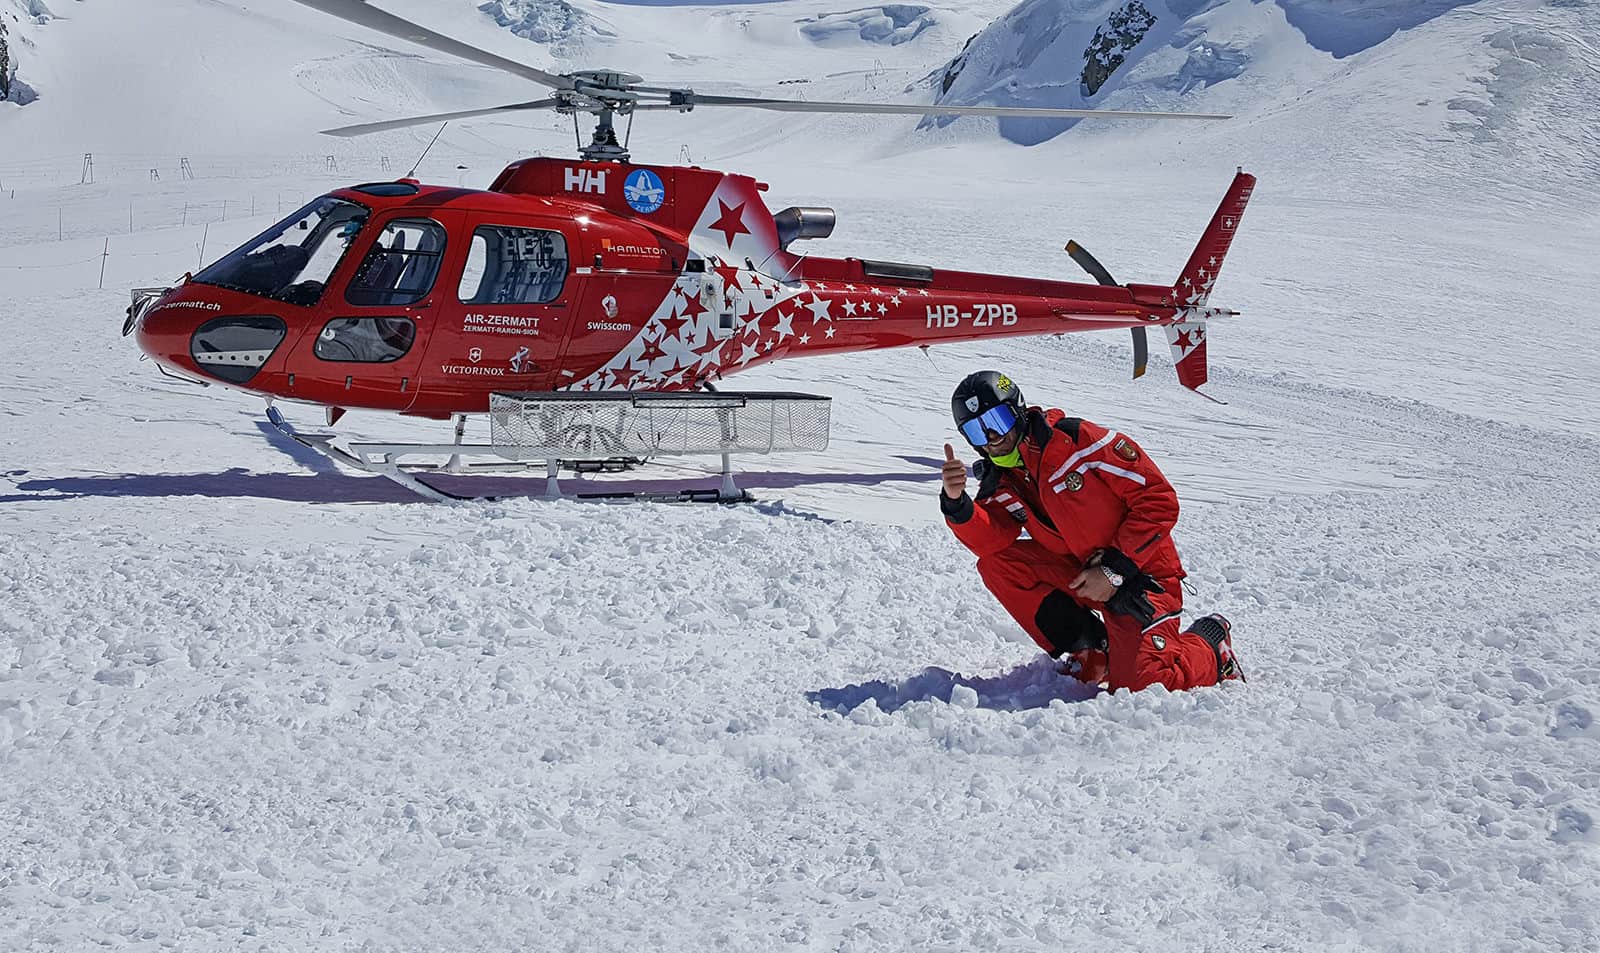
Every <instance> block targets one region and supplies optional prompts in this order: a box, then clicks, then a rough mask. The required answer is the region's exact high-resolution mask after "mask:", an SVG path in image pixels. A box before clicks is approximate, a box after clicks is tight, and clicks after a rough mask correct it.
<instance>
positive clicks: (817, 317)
mask: <svg viewBox="0 0 1600 953" xmlns="http://www.w3.org/2000/svg"><path fill="white" fill-rule="evenodd" d="M828 304H829V302H828V299H826V298H818V299H816V300H815V301H813V302H811V303H810V304H808V305H806V308H808V309H809V310H810V311H811V323H812V324H816V323H817V322H818V321H832V320H833V315H831V314H829V313H828Z"/></svg>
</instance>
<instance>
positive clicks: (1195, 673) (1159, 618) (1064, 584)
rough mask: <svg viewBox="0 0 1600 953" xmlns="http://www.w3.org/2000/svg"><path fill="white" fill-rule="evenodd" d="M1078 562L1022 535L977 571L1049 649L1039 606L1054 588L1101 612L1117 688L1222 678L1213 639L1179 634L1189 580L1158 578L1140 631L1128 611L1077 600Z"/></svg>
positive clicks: (1191, 685)
mask: <svg viewBox="0 0 1600 953" xmlns="http://www.w3.org/2000/svg"><path fill="white" fill-rule="evenodd" d="M1079 571H1080V570H1079V567H1078V565H1077V563H1076V561H1074V560H1073V559H1072V558H1071V557H1067V556H1061V555H1059V554H1057V553H1053V552H1051V551H1050V550H1048V549H1045V548H1044V547H1043V546H1041V545H1039V544H1038V543H1037V542H1034V541H1033V540H1031V539H1019V540H1017V541H1016V542H1015V543H1012V544H1011V545H1010V546H1008V547H1006V548H1005V549H1003V550H1001V551H1000V552H998V553H995V554H994V555H992V556H983V557H980V558H979V559H978V575H979V576H981V577H982V578H983V584H984V585H985V586H987V587H988V589H989V591H990V592H992V593H994V596H995V598H996V599H999V600H1000V604H1001V605H1002V606H1005V608H1006V611H1007V612H1009V613H1011V617H1012V618H1013V619H1016V620H1017V624H1018V625H1020V626H1022V628H1023V630H1024V631H1026V632H1027V633H1028V635H1030V636H1031V637H1032V638H1033V640H1034V642H1036V643H1038V645H1039V647H1040V648H1042V649H1044V650H1045V651H1046V652H1054V651H1055V650H1056V649H1055V646H1053V645H1051V643H1050V639H1049V638H1048V637H1046V636H1045V634H1044V633H1043V632H1041V631H1040V630H1039V624H1038V621H1037V618H1036V617H1037V615H1038V612H1039V604H1040V603H1041V602H1043V601H1044V599H1045V597H1046V596H1048V595H1050V593H1051V592H1052V591H1054V590H1060V591H1061V592H1063V593H1066V594H1067V595H1068V596H1071V597H1072V598H1073V601H1075V602H1077V603H1078V604H1079V605H1080V606H1083V607H1084V608H1086V609H1092V610H1095V611H1097V612H1099V613H1100V615H1101V617H1102V618H1103V619H1104V621H1105V625H1106V654H1107V655H1108V656H1109V662H1110V675H1109V677H1108V679H1107V682H1108V684H1109V685H1110V686H1111V690H1112V691H1115V690H1117V689H1119V688H1128V689H1132V690H1133V691H1138V690H1139V689H1141V688H1145V687H1147V686H1150V685H1154V684H1155V683H1157V682H1160V683H1161V684H1163V685H1165V686H1166V687H1167V688H1169V689H1172V690H1173V691H1178V690H1180V689H1185V688H1194V687H1196V686H1200V685H1215V684H1216V683H1217V656H1216V653H1215V652H1213V651H1212V649H1211V645H1210V643H1208V642H1206V640H1205V639H1202V638H1201V637H1200V636H1198V635H1195V634H1193V633H1190V632H1182V631H1179V629H1180V627H1181V625H1182V623H1181V621H1180V619H1179V614H1180V612H1181V610H1182V609H1183V584H1182V582H1181V581H1180V580H1177V579H1162V580H1158V581H1159V582H1160V583H1161V586H1162V588H1163V589H1165V590H1166V591H1165V592H1152V593H1150V594H1149V595H1150V604H1151V605H1152V606H1154V607H1155V610H1156V616H1155V620H1154V621H1153V622H1152V623H1151V624H1150V625H1148V626H1145V627H1143V628H1141V627H1140V626H1139V623H1138V622H1137V621H1136V620H1134V619H1132V618H1129V617H1128V616H1125V615H1118V614H1117V613H1115V612H1108V611H1106V609H1105V606H1104V605H1102V604H1101V603H1098V602H1087V601H1085V600H1082V599H1079V598H1077V596H1075V595H1074V594H1073V592H1072V590H1071V589H1070V588H1069V586H1071V584H1072V580H1073V579H1074V578H1075V577H1076V576H1077V575H1078V572H1079Z"/></svg>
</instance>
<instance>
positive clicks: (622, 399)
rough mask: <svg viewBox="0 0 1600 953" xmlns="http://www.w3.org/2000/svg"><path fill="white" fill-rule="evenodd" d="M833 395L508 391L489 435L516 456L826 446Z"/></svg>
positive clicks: (496, 403) (497, 404) (499, 400)
mask: <svg viewBox="0 0 1600 953" xmlns="http://www.w3.org/2000/svg"><path fill="white" fill-rule="evenodd" d="M830 406H831V398H828V397H821V396H818V395H815V394H794V393H755V392H733V391H728V392H717V393H656V392H626V391H624V392H618V393H606V392H603V391H602V392H590V393H585V392H577V393H574V392H568V391H555V392H548V393H504V394H492V395H490V398H489V433H490V440H491V442H492V443H493V444H494V445H495V447H497V448H498V449H499V452H500V454H501V455H502V456H504V457H507V458H509V459H513V460H546V459H561V460H603V459H609V458H614V457H630V456H631V457H652V456H679V455H690V454H702V453H704V454H712V453H721V454H730V453H781V452H784V451H796V450H811V451H817V450H826V449H828V425H829V417H830V414H829V409H830Z"/></svg>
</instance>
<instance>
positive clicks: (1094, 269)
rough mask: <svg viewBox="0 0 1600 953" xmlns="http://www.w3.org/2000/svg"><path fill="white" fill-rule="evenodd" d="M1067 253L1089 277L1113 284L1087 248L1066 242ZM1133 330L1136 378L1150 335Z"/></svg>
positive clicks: (1145, 363) (1147, 356) (1146, 360)
mask: <svg viewBox="0 0 1600 953" xmlns="http://www.w3.org/2000/svg"><path fill="white" fill-rule="evenodd" d="M1067 255H1069V256H1070V257H1071V258H1072V260H1073V261H1075V262H1077V263H1078V267H1079V268H1082V269H1083V270H1084V271H1087V272H1088V273H1089V277H1091V278H1093V279H1094V280H1095V281H1097V282H1099V283H1100V284H1103V285H1115V284H1116V283H1117V280H1116V279H1115V278H1113V277H1111V272H1109V271H1107V270H1106V266H1105V265H1102V264H1100V259H1098V258H1096V257H1094V256H1093V255H1091V254H1089V249H1087V248H1084V247H1083V246H1082V245H1080V244H1078V243H1077V242H1075V241H1069V242H1067ZM1129 330H1131V331H1132V332H1133V379H1134V380H1138V379H1139V378H1141V377H1143V376H1144V372H1145V369H1146V368H1147V367H1148V366H1149V364H1150V337H1149V335H1147V334H1145V331H1144V328H1143V327H1142V326H1140V327H1135V328H1130V329H1129Z"/></svg>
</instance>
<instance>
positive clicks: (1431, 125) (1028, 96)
mask: <svg viewBox="0 0 1600 953" xmlns="http://www.w3.org/2000/svg"><path fill="white" fill-rule="evenodd" d="M1130 6H1137V7H1138V9H1139V10H1142V11H1144V14H1142V15H1140V16H1139V17H1137V18H1136V19H1135V21H1134V23H1133V24H1132V25H1128V26H1125V27H1124V28H1122V30H1121V31H1120V32H1119V31H1118V30H1115V29H1112V28H1111V27H1110V25H1109V22H1110V21H1111V20H1114V19H1118V18H1120V17H1125V15H1126V11H1127V10H1128V8H1129V7H1130ZM1597 15H1600V14H1597V13H1596V11H1595V9H1594V8H1593V7H1592V6H1588V5H1582V4H1563V3H1547V2H1496V0H1485V2H1479V3H1474V4H1469V5H1462V4H1458V3H1449V2H1440V3H1431V4H1367V3H1357V4H1350V3H1343V4H1326V3H1320V2H1319V3H1315V4H1313V3H1306V4H1279V3H1255V2H1248V0H1225V2H1216V3H1204V4H1201V3H1190V2H1182V3H1178V2H1174V3H1162V2H1160V0H1152V2H1151V3H1150V4H1149V5H1148V6H1146V5H1145V4H1143V3H1142V2H1137V0H1135V2H1134V3H1132V4H1130V3H1126V2H1112V0H1094V2H1089V0H1083V2H1066V0H1029V2H1026V3H1023V4H1021V5H1019V6H1018V7H1016V8H1015V9H1013V10H1012V11H1010V12H1009V13H1007V14H1006V15H1005V16H1003V17H1001V18H999V19H997V20H995V21H994V22H993V23H991V24H990V25H989V26H988V27H987V28H986V29H985V30H984V31H982V32H981V33H979V34H978V35H977V36H976V37H975V38H974V39H973V40H972V41H971V43H970V45H969V46H968V47H967V48H966V49H964V50H963V51H962V52H961V54H960V55H959V56H957V57H956V58H954V60H952V61H951V62H950V63H947V64H946V65H945V66H943V67H941V69H940V70H937V71H935V73H934V74H933V75H931V76H930V77H929V79H930V81H931V82H933V83H934V84H935V85H934V89H935V90H936V91H940V93H939V95H938V97H937V98H938V99H939V101H941V102H950V103H958V104H960V103H980V102H984V103H996V104H1017V105H1056V106H1075V107H1076V106H1097V105H1098V106H1105V107H1111V108H1172V109H1186V110H1189V111H1196V112H1199V111H1205V112H1227V113H1233V114H1236V115H1237V116H1238V117H1239V118H1238V120H1236V121H1234V122H1230V123H1221V124H1216V125H1214V126H1202V127H1194V126H1190V125H1188V124H1184V127H1183V128H1182V129H1181V130H1180V131H1179V133H1177V134H1175V135H1174V138H1175V139H1177V142H1175V143H1174V145H1175V149H1176V150H1177V151H1180V152H1183V153H1191V154H1192V153H1195V152H1203V151H1209V152H1215V153H1226V154H1240V153H1243V155H1241V159H1242V160H1245V161H1250V162H1251V163H1252V164H1256V165H1260V164H1262V163H1263V162H1264V161H1267V162H1270V161H1273V160H1274V159H1275V160H1276V161H1278V162H1281V163H1283V167H1284V168H1285V169H1294V168H1303V167H1305V166H1306V165H1307V164H1308V163H1310V164H1312V165H1313V166H1314V167H1316V168H1326V167H1327V166H1328V165H1329V164H1330V163H1332V164H1334V165H1339V166H1342V167H1341V168H1340V169H1339V172H1340V178H1342V179H1344V178H1356V177H1362V176H1363V174H1365V176H1366V177H1368V178H1371V179H1375V180H1381V178H1382V177H1385V176H1396V177H1400V176H1403V177H1405V178H1407V179H1411V180H1416V184H1417V185H1419V186H1426V185H1428V184H1429V180H1434V181H1436V182H1437V181H1438V180H1444V181H1445V182H1447V183H1449V187H1450V188H1452V189H1455V188H1457V183H1455V182H1452V181H1450V179H1451V177H1452V176H1454V175H1457V174H1460V173H1464V172H1469V171H1470V172H1471V173H1472V174H1473V176H1474V177H1475V178H1490V179H1494V180H1496V181H1498V182H1501V183H1504V184H1505V185H1507V186H1509V187H1514V188H1520V187H1523V186H1525V185H1532V186H1533V188H1534V189H1535V190H1539V191H1543V192H1546V193H1548V192H1549V191H1552V190H1553V191H1557V192H1559V191H1561V190H1562V189H1566V188H1580V189H1583V190H1584V191H1585V192H1592V190H1593V183H1594V180H1595V175H1594V173H1595V171H1596V169H1597V167H1600V166H1597V162H1600V159H1597V156H1600V137H1597V134H1596V133H1595V132H1594V131H1593V129H1592V128H1590V127H1589V125H1588V124H1586V123H1582V122H1573V121H1571V111H1572V109H1573V106H1574V104H1575V103H1579V102H1588V101H1593V100H1594V99H1595V98H1596V96H1597V95H1600V51H1597V49H1596V48H1595V47H1594V45H1593V44H1592V43H1589V42H1587V41H1585V40H1584V39H1583V38H1584V37H1586V36H1594V35H1595V34H1596V30H1597V29H1600V20H1597V19H1596V17H1597ZM1148 18H1153V22H1149V23H1148V26H1147V27H1145V28H1143V29H1134V27H1139V26H1143V25H1145V24H1146V22H1147V19H1148ZM1096 36H1104V37H1105V38H1107V39H1109V38H1113V37H1123V38H1125V40H1123V41H1122V42H1119V43H1118V44H1114V45H1113V49H1112V51H1111V54H1110V55H1111V56H1112V57H1113V58H1116V59H1118V60H1120V62H1118V64H1117V66H1116V68H1115V70H1114V71H1112V72H1111V73H1110V74H1109V76H1108V77H1106V78H1105V79H1103V81H1102V82H1101V84H1100V85H1099V86H1098V87H1097V88H1096V91H1095V93H1094V94H1093V95H1087V94H1086V92H1087V91H1086V89H1085V78H1086V77H1089V76H1090V75H1091V73H1095V70H1094V67H1096V66H1098V65H1101V64H1102V63H1103V61H1105V60H1106V54H1105V53H1103V52H1102V51H1101V46H1100V45H1098V44H1096V43H1095V42H1094V38H1095V37H1096ZM1132 40H1137V43H1136V44H1135V45H1133V46H1131V47H1129V48H1126V49H1124V48H1123V45H1122V43H1124V42H1127V41H1132ZM1091 47H1092V48H1093V49H1094V50H1095V51H1096V52H1095V53H1093V54H1089V55H1086V54H1087V53H1088V51H1089V49H1090V48H1091ZM1098 77H1099V74H1097V73H1095V78H1098ZM963 122H965V120H963ZM1072 127H1073V124H1071V123H1049V122H1045V121H1037V122H1035V121H1030V120H1014V121H1013V120H1005V121H1003V122H1001V123H1000V124H999V128H1000V131H1001V133H1002V134H1003V135H1005V136H1007V137H1008V138H1011V139H1013V140H1014V141H1018V142H1024V143H1031V142H1038V141H1041V140H1043V139H1046V138H1049V137H1050V136H1053V135H1056V134H1058V133H1059V132H1060V131H1062V130H1063V129H1066V128H1072ZM1105 128H1106V125H1105V124H1099V123H1092V124H1087V123H1080V124H1077V130H1078V131H1079V132H1080V133H1081V132H1088V133H1089V134H1090V135H1091V136H1092V135H1095V134H1097V133H1099V132H1100V131H1101V130H1104V129H1105ZM1179 136H1181V138H1179ZM1118 144H1119V145H1120V139H1119V140H1118ZM1256 144H1259V145H1261V146H1263V147H1265V148H1256V147H1255V146H1256ZM1075 145H1076V146H1077V147H1078V148H1082V147H1083V145H1084V143H1083V142H1082V140H1081V139H1080V140H1079V141H1078V142H1077V143H1075ZM1468 165H1470V166H1471V168H1470V169H1468V168H1465V166H1468Z"/></svg>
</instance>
